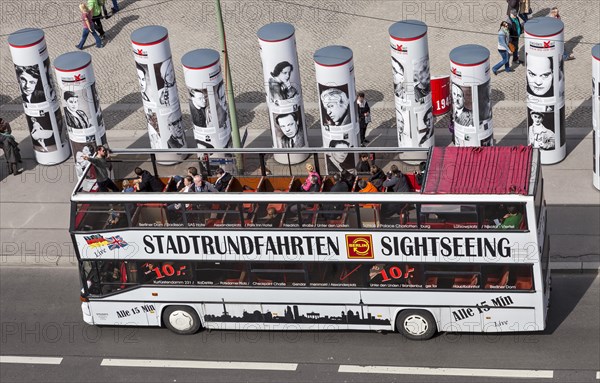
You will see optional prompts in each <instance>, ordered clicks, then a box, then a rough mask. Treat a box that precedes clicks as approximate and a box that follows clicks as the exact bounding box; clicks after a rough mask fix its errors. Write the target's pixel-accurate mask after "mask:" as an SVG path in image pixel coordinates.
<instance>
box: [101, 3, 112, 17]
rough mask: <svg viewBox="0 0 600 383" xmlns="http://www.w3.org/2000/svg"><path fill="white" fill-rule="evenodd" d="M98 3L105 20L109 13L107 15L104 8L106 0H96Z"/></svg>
mask: <svg viewBox="0 0 600 383" xmlns="http://www.w3.org/2000/svg"><path fill="white" fill-rule="evenodd" d="M98 4H100V6H101V7H102V14H103V15H104V18H105V19H106V20H108V19H110V16H111V15H109V14H108V11H107V10H106V0H98Z"/></svg>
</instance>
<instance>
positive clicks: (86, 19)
mask: <svg viewBox="0 0 600 383" xmlns="http://www.w3.org/2000/svg"><path fill="white" fill-rule="evenodd" d="M79 10H80V11H81V23H82V24H83V33H82V34H81V41H79V44H77V45H76V46H75V47H76V48H77V49H83V44H85V42H86V40H87V38H88V35H89V34H90V32H91V33H92V36H94V39H96V48H102V47H103V46H104V45H102V40H100V36H98V34H97V33H96V30H95V29H94V26H93V24H92V12H91V11H90V9H89V8H88V6H87V5H86V4H84V3H81V4H79Z"/></svg>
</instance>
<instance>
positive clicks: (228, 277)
mask: <svg viewBox="0 0 600 383" xmlns="http://www.w3.org/2000/svg"><path fill="white" fill-rule="evenodd" d="M195 274H196V284H197V285H202V286H213V285H221V286H248V272H247V268H246V264H245V263H243V262H198V263H197V264H196V270H195Z"/></svg>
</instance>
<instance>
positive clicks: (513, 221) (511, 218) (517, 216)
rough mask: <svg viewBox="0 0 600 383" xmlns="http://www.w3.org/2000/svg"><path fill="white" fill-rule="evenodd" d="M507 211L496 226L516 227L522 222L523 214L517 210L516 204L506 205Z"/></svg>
mask: <svg viewBox="0 0 600 383" xmlns="http://www.w3.org/2000/svg"><path fill="white" fill-rule="evenodd" d="M506 210H507V213H506V214H505V215H504V217H502V223H501V224H500V226H498V227H499V228H500V229H518V228H520V227H521V223H522V222H523V214H521V212H519V210H518V209H517V207H516V206H514V205H508V206H507V207H506Z"/></svg>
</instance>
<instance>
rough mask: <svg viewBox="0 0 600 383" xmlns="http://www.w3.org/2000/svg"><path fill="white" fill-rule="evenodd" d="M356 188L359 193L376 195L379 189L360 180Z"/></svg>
mask: <svg viewBox="0 0 600 383" xmlns="http://www.w3.org/2000/svg"><path fill="white" fill-rule="evenodd" d="M358 188H359V189H360V190H359V191H358V192H359V193H377V192H379V189H377V188H376V187H375V185H373V184H372V183H371V182H369V181H365V180H360V181H358Z"/></svg>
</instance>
